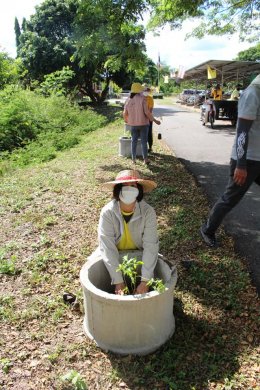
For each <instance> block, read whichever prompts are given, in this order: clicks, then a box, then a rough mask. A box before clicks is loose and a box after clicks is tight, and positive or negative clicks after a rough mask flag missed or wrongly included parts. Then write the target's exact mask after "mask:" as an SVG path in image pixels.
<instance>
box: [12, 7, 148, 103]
mask: <svg viewBox="0 0 260 390" xmlns="http://www.w3.org/2000/svg"><path fill="white" fill-rule="evenodd" d="M143 9H144V6H143V4H142V3H141V5H140V2H139V0H132V1H131V2H129V1H128V0H117V1H114V0H95V1H93V0H86V1H84V2H82V1H79V0H76V1H74V0H46V1H45V2H44V3H43V4H42V5H40V6H38V7H36V13H35V15H33V16H32V17H31V18H30V20H28V21H26V23H23V26H24V27H23V28H24V29H23V31H22V34H21V36H20V39H19V42H20V44H19V46H18V56H19V57H20V58H21V59H22V61H23V64H24V66H25V68H26V69H27V71H28V74H27V79H28V81H29V82H30V80H38V81H39V82H42V81H43V80H44V76H45V75H46V74H51V73H53V72H56V71H61V69H62V68H63V67H64V66H69V67H70V68H71V70H72V71H73V72H74V74H75V77H74V84H75V85H77V86H78V87H79V88H81V90H85V91H86V93H87V95H88V96H90V98H91V99H92V101H94V102H102V101H103V100H104V99H105V97H106V95H107V92H108V87H109V82H110V80H115V82H116V83H117V84H118V85H119V86H121V85H123V84H124V83H125V79H121V80H120V77H121V76H122V75H131V78H132V76H133V75H134V74H135V71H136V69H138V68H140V67H142V66H144V58H145V55H144V51H145V46H144V43H143V39H144V36H145V33H144V29H143V26H141V25H138V24H137V23H136V22H137V20H138V18H139V17H140V13H141V12H142V11H143ZM82 87H83V88H82ZM97 87H98V89H100V87H101V89H102V91H101V93H100V92H98V91H97Z"/></svg>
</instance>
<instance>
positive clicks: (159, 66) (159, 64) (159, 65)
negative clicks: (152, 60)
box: [158, 53, 161, 69]
mask: <svg viewBox="0 0 260 390" xmlns="http://www.w3.org/2000/svg"><path fill="white" fill-rule="evenodd" d="M158 69H161V59H160V54H159V53H158Z"/></svg>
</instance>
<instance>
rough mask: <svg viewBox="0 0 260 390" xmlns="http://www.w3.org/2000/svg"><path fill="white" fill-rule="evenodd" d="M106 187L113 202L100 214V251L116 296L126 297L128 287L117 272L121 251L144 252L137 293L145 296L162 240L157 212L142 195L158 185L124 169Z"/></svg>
mask: <svg viewBox="0 0 260 390" xmlns="http://www.w3.org/2000/svg"><path fill="white" fill-rule="evenodd" d="M104 186H105V187H106V188H107V189H109V190H110V191H112V194H113V195H112V196H113V199H112V201H110V202H109V203H108V204H107V205H106V206H104V207H103V209H102V210H101V213H100V219H99V227H98V239H99V248H98V252H99V253H100V255H101V258H102V259H103V261H104V264H105V266H106V268H107V270H108V272H109V274H110V277H111V283H112V284H113V285H115V294H120V295H123V294H124V289H125V287H126V286H125V284H124V281H123V276H122V274H121V273H120V272H117V271H116V270H117V268H118V265H119V260H120V251H126V250H129V251H131V250H136V249H139V250H142V251H143V254H142V261H143V265H142V269H141V282H140V284H139V285H138V286H137V288H136V293H137V294H143V293H146V292H148V291H149V287H148V286H147V282H148V281H149V279H151V278H152V277H153V276H154V268H155V265H156V263H157V259H158V251H159V241H158V233H157V220H156V214H155V211H154V209H153V207H152V206H150V205H149V204H148V203H146V202H145V201H144V200H143V194H144V193H147V192H151V191H152V190H153V189H154V188H156V187H157V185H156V183H155V182H154V181H152V180H147V179H143V178H141V177H140V175H139V173H138V172H137V171H136V170H125V171H121V172H119V173H118V175H117V176H116V179H115V180H114V181H109V182H107V183H105V184H104Z"/></svg>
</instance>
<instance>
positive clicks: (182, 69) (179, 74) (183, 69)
mask: <svg viewBox="0 0 260 390" xmlns="http://www.w3.org/2000/svg"><path fill="white" fill-rule="evenodd" d="M184 75H185V68H184V66H183V65H179V70H178V77H179V78H180V79H184Z"/></svg>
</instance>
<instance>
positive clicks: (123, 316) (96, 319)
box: [80, 251, 177, 355]
mask: <svg viewBox="0 0 260 390" xmlns="http://www.w3.org/2000/svg"><path fill="white" fill-rule="evenodd" d="M139 256H140V251H139ZM155 277H156V278H160V279H162V280H163V282H164V284H165V286H166V290H165V291H164V292H163V293H158V292H157V291H151V292H149V293H146V294H138V295H125V296H120V295H115V294H113V293H112V290H111V288H112V286H111V281H110V276H109V274H108V271H107V269H106V267H105V265H104V263H103V260H102V259H100V258H97V259H92V260H89V261H87V262H86V263H85V264H84V266H83V267H82V269H81V272H80V281H81V285H82V288H83V296H84V311H85V316H84V325H83V327H84V332H85V333H86V335H87V336H88V337H89V338H90V339H92V340H94V341H95V342H96V344H97V345H98V346H99V347H100V348H101V349H103V350H106V351H111V352H115V353H119V354H123V355H127V354H135V355H146V354H148V353H151V352H153V351H155V350H156V349H158V348H159V347H160V346H161V345H163V344H164V343H165V342H166V341H167V340H168V339H169V338H170V337H171V336H172V334H173V333H174V330H175V320H174V316H173V299H174V298H173V291H174V287H175V285H176V282H177V270H176V267H175V266H174V267H173V268H172V269H171V268H170V267H169V266H168V265H167V264H166V263H165V262H164V261H163V260H162V259H161V258H159V259H158V263H157V265H156V268H155Z"/></svg>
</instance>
